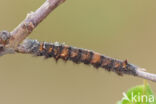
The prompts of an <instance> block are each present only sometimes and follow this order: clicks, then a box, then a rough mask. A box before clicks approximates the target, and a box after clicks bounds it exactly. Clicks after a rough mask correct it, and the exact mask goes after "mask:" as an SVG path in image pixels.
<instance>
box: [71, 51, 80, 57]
mask: <svg viewBox="0 0 156 104" xmlns="http://www.w3.org/2000/svg"><path fill="white" fill-rule="evenodd" d="M78 53H79V51H78V50H76V51H71V57H72V58H74V57H76V56H78Z"/></svg>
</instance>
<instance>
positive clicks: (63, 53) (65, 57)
mask: <svg viewBox="0 0 156 104" xmlns="http://www.w3.org/2000/svg"><path fill="white" fill-rule="evenodd" d="M68 54H69V47H68V46H64V48H63V50H62V52H61V54H60V56H61V57H62V58H63V59H65V60H66V59H67V58H68Z"/></svg>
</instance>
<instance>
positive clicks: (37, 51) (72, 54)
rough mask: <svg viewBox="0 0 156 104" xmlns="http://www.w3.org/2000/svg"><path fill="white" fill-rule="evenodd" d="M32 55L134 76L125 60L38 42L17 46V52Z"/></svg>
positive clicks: (26, 41)
mask: <svg viewBox="0 0 156 104" xmlns="http://www.w3.org/2000/svg"><path fill="white" fill-rule="evenodd" d="M19 51H20V52H23V53H29V54H34V55H36V56H45V57H46V58H50V57H53V58H55V59H56V61H57V60H58V59H63V60H65V61H67V60H70V61H73V62H74V63H76V64H78V63H84V64H88V65H93V66H94V67H95V68H99V67H101V68H104V69H106V70H107V71H114V72H116V73H117V74H118V75H122V74H123V73H124V74H132V75H134V76H136V68H137V67H136V66H134V65H132V64H129V63H128V62H127V60H125V61H120V60H116V59H113V58H110V57H107V56H104V55H102V54H99V53H97V52H94V51H91V50H86V49H82V48H76V47H72V46H68V45H65V44H60V43H58V42H55V43H47V42H39V41H37V40H31V39H26V40H25V41H24V43H23V44H22V45H21V46H19V49H18V51H17V52H19Z"/></svg>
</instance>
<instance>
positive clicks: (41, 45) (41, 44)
mask: <svg viewBox="0 0 156 104" xmlns="http://www.w3.org/2000/svg"><path fill="white" fill-rule="evenodd" d="M39 51H43V43H40V49H39Z"/></svg>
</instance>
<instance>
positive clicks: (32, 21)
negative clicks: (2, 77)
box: [8, 0, 65, 49]
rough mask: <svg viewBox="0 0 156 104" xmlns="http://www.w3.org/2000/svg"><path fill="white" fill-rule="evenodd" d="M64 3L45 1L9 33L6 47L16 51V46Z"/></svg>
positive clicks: (56, 0)
mask: <svg viewBox="0 0 156 104" xmlns="http://www.w3.org/2000/svg"><path fill="white" fill-rule="evenodd" d="M64 1H65V0H46V1H45V3H44V4H43V5H42V6H41V7H40V8H38V9H37V10H36V11H35V12H31V13H29V14H28V15H27V17H26V19H25V20H24V21H22V22H21V23H20V24H19V25H18V26H17V27H16V28H15V29H14V30H13V31H12V32H11V37H10V40H9V44H8V47H9V48H13V49H16V48H17V46H18V45H19V44H20V43H21V42H22V41H23V40H24V39H25V38H26V37H27V36H28V35H29V34H30V33H31V32H32V31H33V30H34V29H35V28H36V26H37V25H38V24H39V23H40V22H41V21H42V20H44V19H45V18H46V17H47V16H48V15H49V13H50V12H51V11H53V10H54V9H55V8H56V7H57V6H58V5H59V4H61V3H63V2H64Z"/></svg>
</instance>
